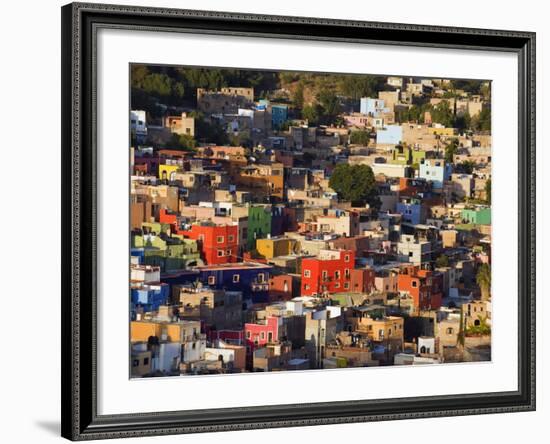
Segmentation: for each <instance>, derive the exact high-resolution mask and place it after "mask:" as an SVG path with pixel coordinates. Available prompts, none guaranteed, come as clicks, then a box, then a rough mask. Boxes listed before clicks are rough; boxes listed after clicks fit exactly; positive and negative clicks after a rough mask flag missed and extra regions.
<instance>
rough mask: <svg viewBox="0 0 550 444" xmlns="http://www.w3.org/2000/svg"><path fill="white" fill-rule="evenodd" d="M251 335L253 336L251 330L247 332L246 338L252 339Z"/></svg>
mask: <svg viewBox="0 0 550 444" xmlns="http://www.w3.org/2000/svg"><path fill="white" fill-rule="evenodd" d="M250 337H251V334H250V331H247V332H246V339H250Z"/></svg>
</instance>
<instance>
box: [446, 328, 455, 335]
mask: <svg viewBox="0 0 550 444" xmlns="http://www.w3.org/2000/svg"><path fill="white" fill-rule="evenodd" d="M453 333H454V330H453V327H449V328H447V334H448V335H452V334H453Z"/></svg>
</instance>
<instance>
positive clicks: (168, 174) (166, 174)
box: [159, 165, 180, 181]
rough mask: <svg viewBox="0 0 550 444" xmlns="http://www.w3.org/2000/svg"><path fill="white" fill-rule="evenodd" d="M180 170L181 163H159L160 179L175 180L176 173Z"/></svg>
mask: <svg viewBox="0 0 550 444" xmlns="http://www.w3.org/2000/svg"><path fill="white" fill-rule="evenodd" d="M179 170H180V167H179V165H159V179H161V180H170V181H173V180H174V175H175V173H176V172H178V171H179Z"/></svg>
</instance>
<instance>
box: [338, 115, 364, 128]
mask: <svg viewBox="0 0 550 444" xmlns="http://www.w3.org/2000/svg"><path fill="white" fill-rule="evenodd" d="M344 121H345V122H346V125H348V126H356V127H358V128H365V127H367V126H369V119H368V116H366V115H364V114H361V113H353V114H346V115H345V116H344Z"/></svg>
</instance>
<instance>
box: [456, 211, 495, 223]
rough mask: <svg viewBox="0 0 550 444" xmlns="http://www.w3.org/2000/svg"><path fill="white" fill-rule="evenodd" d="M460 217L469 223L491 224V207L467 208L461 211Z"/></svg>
mask: <svg viewBox="0 0 550 444" xmlns="http://www.w3.org/2000/svg"><path fill="white" fill-rule="evenodd" d="M460 217H461V218H462V220H465V221H467V223H469V224H475V225H491V208H489V207H485V208H465V209H463V210H462V211H461V212H460Z"/></svg>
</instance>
